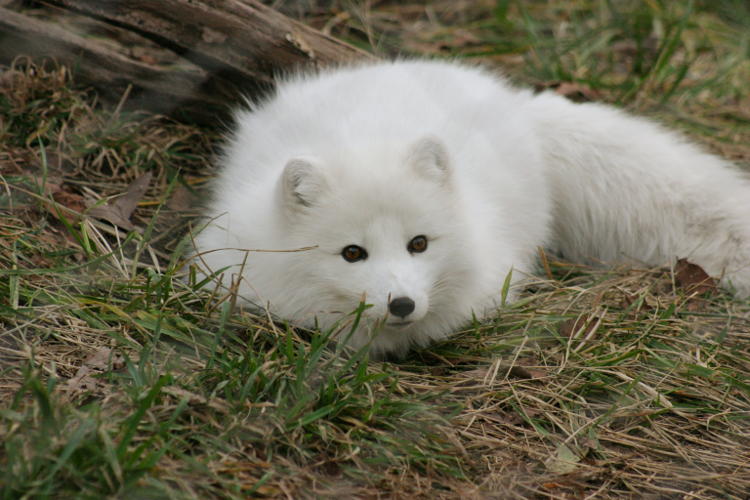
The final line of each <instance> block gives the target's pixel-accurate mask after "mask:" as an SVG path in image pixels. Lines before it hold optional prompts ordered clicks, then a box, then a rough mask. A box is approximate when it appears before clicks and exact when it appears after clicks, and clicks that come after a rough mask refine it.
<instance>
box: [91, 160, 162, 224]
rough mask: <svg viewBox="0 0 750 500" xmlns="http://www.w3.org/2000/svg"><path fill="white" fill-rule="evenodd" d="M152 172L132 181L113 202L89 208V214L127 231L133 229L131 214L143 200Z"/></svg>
mask: <svg viewBox="0 0 750 500" xmlns="http://www.w3.org/2000/svg"><path fill="white" fill-rule="evenodd" d="M151 177H153V174H152V173H151V172H146V173H145V174H143V175H142V176H140V177H138V178H137V179H136V180H134V181H133V182H131V183H130V186H128V189H127V191H125V194H123V195H122V196H120V197H119V198H117V199H116V200H115V201H114V202H112V203H107V204H106V205H102V206H96V207H93V208H91V210H89V212H88V213H89V215H91V216H92V217H96V218H98V219H104V220H106V221H108V222H111V223H112V224H114V225H116V226H119V227H121V228H123V229H125V230H127V231H132V230H133V229H135V226H134V225H133V223H132V222H130V216H131V215H132V214H133V211H134V210H135V207H137V206H138V202H139V201H140V200H141V198H142V197H143V195H144V194H146V190H147V189H148V185H149V184H150V183H151Z"/></svg>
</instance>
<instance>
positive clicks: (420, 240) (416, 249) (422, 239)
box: [406, 234, 427, 253]
mask: <svg viewBox="0 0 750 500" xmlns="http://www.w3.org/2000/svg"><path fill="white" fill-rule="evenodd" d="M406 249H407V250H409V253H422V252H424V251H425V250H427V236H425V235H423V234H420V235H419V236H415V237H414V238H412V239H411V241H410V242H409V244H408V245H407V246H406Z"/></svg>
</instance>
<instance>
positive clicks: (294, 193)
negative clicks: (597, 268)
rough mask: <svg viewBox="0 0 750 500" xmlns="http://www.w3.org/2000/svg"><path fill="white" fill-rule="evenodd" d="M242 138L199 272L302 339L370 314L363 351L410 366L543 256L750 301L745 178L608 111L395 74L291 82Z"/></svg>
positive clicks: (414, 65)
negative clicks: (641, 270) (706, 282)
mask: <svg viewBox="0 0 750 500" xmlns="http://www.w3.org/2000/svg"><path fill="white" fill-rule="evenodd" d="M236 121H237V126H236V129H235V131H234V133H233V135H232V136H231V137H230V138H229V140H228V142H227V145H226V147H225V150H224V153H223V158H222V166H221V170H220V172H219V175H218V178H217V179H216V184H215V186H214V195H213V200H212V202H211V205H210V209H209V219H210V222H209V224H208V226H207V227H206V228H205V229H204V230H203V231H202V232H201V233H200V234H199V235H198V237H197V247H198V250H199V251H200V252H201V255H200V259H199V260H200V262H201V264H202V265H203V266H205V267H207V268H208V270H209V271H210V272H212V273H215V274H216V276H217V279H218V280H220V281H221V282H222V284H223V285H224V286H227V287H229V286H230V283H234V285H235V286H236V287H237V288H236V290H237V291H238V293H239V295H240V296H241V297H242V298H244V299H246V300H247V301H248V303H250V304H252V305H254V306H255V307H258V308H263V309H268V310H269V311H270V312H271V313H272V314H274V315H275V316H276V317H278V318H282V319H286V320H289V321H290V322H292V323H293V324H297V325H301V326H319V327H321V328H324V329H326V328H330V327H333V326H334V325H336V324H341V325H345V324H346V322H347V321H353V316H351V315H350V313H351V312H352V311H353V310H355V309H356V308H357V306H358V304H359V303H360V302H365V303H367V304H369V305H371V307H368V308H367V309H365V310H364V312H362V315H361V316H362V317H361V321H360V324H359V326H358V328H357V329H356V330H355V331H354V333H353V334H352V335H351V336H350V337H348V338H347V342H348V343H349V344H350V345H352V346H353V347H362V346H365V345H369V346H370V349H371V351H372V352H374V353H375V354H384V353H393V354H396V355H401V354H403V353H405V352H406V351H407V350H408V349H409V348H410V347H412V346H422V345H426V344H428V343H429V342H431V341H434V340H437V339H441V338H444V337H446V336H448V335H449V334H450V333H451V332H453V331H455V330H456V329H457V328H460V327H461V326H462V325H465V324H466V323H468V322H469V321H470V320H471V319H472V318H473V317H477V318H483V317H487V316H488V315H491V314H493V313H494V312H495V311H496V310H497V308H498V306H499V305H500V303H501V301H502V299H503V297H502V295H503V294H502V290H503V288H504V284H506V280H507V279H508V277H511V282H512V283H516V282H517V281H518V280H520V279H523V278H524V277H527V276H529V275H530V274H533V272H534V270H535V256H536V255H537V253H538V248H539V247H545V248H548V249H551V250H553V251H555V252H558V253H560V254H561V255H562V256H564V257H565V258H567V259H570V260H574V261H577V262H581V263H600V262H609V263H622V262H637V263H640V264H646V265H663V264H667V263H669V262H671V261H673V260H674V259H675V258H677V257H684V258H688V259H690V260H691V261H693V262H695V263H697V264H699V265H701V266H702V267H703V268H704V269H705V270H706V271H707V272H708V273H709V274H712V275H715V276H722V277H723V278H722V279H723V283H724V284H726V285H728V286H730V287H732V289H734V290H735V291H736V292H737V293H738V294H740V295H748V294H750V181H748V179H747V178H745V177H744V176H743V174H742V173H740V172H739V171H738V170H737V169H736V168H735V167H734V166H732V165H730V164H728V163H727V162H725V161H723V160H721V159H720V158H718V157H716V156H713V155H710V154H708V153H706V152H704V151H702V150H701V149H700V148H698V147H696V146H695V145H693V144H691V143H689V142H688V141H687V140H686V139H684V138H683V137H682V136H681V135H679V134H676V133H673V132H670V131H668V130H666V129H665V128H663V127H661V126H659V125H657V124H655V123H654V122H651V121H648V120H646V119H642V118H637V117H634V116H630V115H628V114H626V113H624V112H621V111H619V110H617V109H615V108H612V107H609V106H606V105H600V104H574V103H571V102H569V101H567V100H566V99H565V98H563V97H560V96H557V95H554V94H550V93H542V94H534V93H532V92H530V91H528V90H522V89H516V88H514V87H512V86H510V85H509V84H507V83H506V82H504V81H503V80H502V79H501V78H499V77H497V76H494V75H492V74H490V73H489V72H488V71H486V70H483V69H480V68H476V67H468V66H464V65H460V64H456V63H446V62H436V61H396V62H385V63H376V64H371V65H363V66H355V67H347V68H338V69H335V70H329V71H324V72H321V73H316V74H300V75H296V76H292V77H289V78H286V79H284V80H282V81H280V82H279V84H278V87H277V90H276V93H275V95H274V96H273V97H272V98H270V99H268V100H267V101H265V102H262V103H260V104H256V105H251V109H248V110H243V111H240V112H239V113H238V114H237V116H236ZM513 295H514V294H513V292H512V291H511V293H510V295H509V296H508V297H506V299H508V300H512V299H513ZM348 314H349V315H348ZM347 315H348V316H347ZM344 331H345V329H344Z"/></svg>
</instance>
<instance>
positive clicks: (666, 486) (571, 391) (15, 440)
mask: <svg viewBox="0 0 750 500" xmlns="http://www.w3.org/2000/svg"><path fill="white" fill-rule="evenodd" d="M311 5H312V8H311V9H308V10H306V11H305V15H306V16H307V19H308V20H309V22H310V23H311V24H314V25H316V26H319V27H321V28H325V29H328V30H330V31H331V32H332V33H334V34H336V35H338V36H343V37H347V38H349V39H352V40H353V41H354V42H358V43H361V44H365V45H366V44H372V45H375V46H376V47H377V48H378V49H379V50H381V51H383V52H385V53H391V52H393V51H394V50H395V49H394V48H398V50H414V51H418V52H420V53H425V52H427V53H432V54H450V55H454V56H456V55H457V56H461V57H481V58H483V59H485V60H488V61H490V62H500V63H502V64H503V65H504V66H505V67H507V68H509V71H511V72H512V74H513V75H514V77H515V78H517V79H519V80H523V81H527V82H529V83H531V84H536V85H538V86H544V87H557V88H558V89H559V91H561V92H564V93H567V94H569V95H571V97H573V98H584V99H586V98H595V99H599V100H603V101H610V102H615V103H619V104H621V105H624V106H628V107H630V108H633V109H637V110H639V111H641V112H646V113H649V114H652V115H655V116H659V117H660V118H661V119H663V120H665V121H668V122H670V123H673V124H674V125H675V126H677V127H680V128H682V129H684V130H686V131H688V132H689V133H691V134H693V136H694V137H696V138H697V139H698V140H700V141H703V142H705V143H706V144H708V145H709V147H711V148H713V149H714V150H716V151H717V152H719V153H721V154H724V155H726V156H728V157H731V158H733V159H735V160H737V161H738V162H740V163H742V162H747V160H748V158H750V147H748V144H750V126H749V125H748V124H750V103H749V102H748V99H747V95H748V88H749V87H748V85H749V84H748V82H749V81H750V78H747V76H748V72H750V62H749V61H748V54H749V52H748V50H747V47H748V36H747V35H743V30H742V29H741V26H742V19H743V17H742V16H743V15H746V16H748V17H747V18H745V19H750V12H748V10H747V9H746V8H744V7H742V5H741V3H738V2H733V1H732V0H726V1H722V2H716V3H712V4H711V5H709V4H708V3H706V4H705V5H704V4H703V3H696V4H695V9H694V10H693V11H687V10H685V8H684V6H683V7H680V8H677V7H670V5H672V6H673V5H674V3H667V2H664V3H660V2H643V3H641V2H623V3H618V5H620V7H618V8H621V9H622V11H621V12H614V11H613V10H612V9H613V7H611V6H608V4H607V3H606V2H595V1H583V0H581V1H579V2H485V1H482V2H441V1H437V2H427V3H402V2H373V3H372V4H368V5H371V7H370V8H365V7H362V6H359V5H357V4H350V3H347V4H343V3H342V4H341V5H339V4H336V3H334V5H330V3H327V6H326V7H325V8H322V7H315V2H311ZM506 5H507V8H506ZM685 5H687V4H685ZM735 7H736V8H735ZM732 8H734V10H731V9H732ZM727 9H728V10H730V11H731V12H732V16H730V17H726V14H725V10H727ZM743 9H744V10H743ZM561 83H566V84H568V86H567V87H564V86H562V85H561ZM216 140H217V137H216V135H215V132H213V131H206V130H198V129H196V128H194V127H190V126H188V125H184V124H178V123H174V122H170V121H168V120H165V119H162V118H160V117H155V116H148V115H145V114H144V115H138V116H135V115H126V114H121V113H118V112H117V111H112V110H109V111H107V110H104V109H102V108H101V107H100V106H99V105H98V104H97V103H96V98H95V96H94V95H93V94H92V93H91V92H87V91H84V90H80V89H76V88H75V87H74V85H73V82H72V81H71V79H70V75H69V73H68V71H67V70H66V69H65V68H57V67H55V66H54V65H46V66H39V65H37V66H34V65H29V64H27V62H26V61H23V60H22V61H19V64H18V65H17V67H15V68H13V69H12V70H10V71H5V72H4V73H2V74H0V175H2V177H0V183H1V185H0V328H2V333H0V400H2V402H3V403H2V404H0V440H1V441H2V443H3V444H2V446H0V470H1V471H2V473H0V493H1V494H2V495H1V496H2V497H3V498H22V497H26V498H46V497H50V498H61V497H66V498H67V497H77V498H104V497H107V498H162V497H164V498H246V497H248V496H268V497H284V496H286V497H289V498H300V497H331V496H345V497H362V498H370V497H399V498H400V497H425V498H427V497H429V498H456V497H462V498H463V497H465V498H487V497H490V498H495V497H497V498H736V499H741V498H747V492H748V491H750V467H748V463H750V303H748V302H747V301H744V302H742V301H735V300H733V299H732V298H731V297H730V296H729V295H727V294H724V293H715V294H713V295H709V296H700V297H698V296H695V295H694V294H693V295H691V294H689V293H687V292H685V291H684V290H682V289H680V287H679V286H676V285H675V282H674V278H673V273H672V271H671V270H669V269H648V270H628V269H617V270H592V269H586V268H580V267H576V266H572V265H570V264H565V263H560V262H556V261H554V259H553V258H552V257H549V259H550V262H549V266H548V270H547V272H545V273H544V274H548V275H547V279H544V280H539V282H538V283H536V284H534V285H533V286H531V287H529V289H528V290H526V291H525V292H524V294H523V299H522V300H521V301H520V302H518V303H516V304H514V305H513V306H512V307H509V308H507V309H506V310H504V311H502V312H501V313H500V314H499V315H498V317H497V319H496V320H494V321H492V322H488V323H486V324H477V325H472V326H471V327H470V328H468V329H467V330H466V331H464V332H459V333H457V334H456V336H454V337H453V338H452V339H451V340H450V341H447V342H445V343H443V344H440V345H436V346H434V347H432V348H430V349H427V350H424V351H421V352H417V353H414V354H413V355H412V356H411V357H410V358H408V359H407V360H406V361H404V362H399V363H388V362H372V361H368V360H367V359H366V358H365V357H361V356H359V357H354V358H341V357H339V356H337V355H336V353H335V352H334V351H333V350H330V349H327V348H326V338H327V333H326V332H302V331H295V330H292V329H289V328H287V327H285V326H284V325H280V324H273V323H271V322H269V321H267V320H266V319H265V318H260V317H257V316H254V315H252V314H250V313H247V312H242V311H236V310H233V308H232V302H231V301H230V300H224V301H221V300H219V301H217V300H213V299H215V298H216V297H212V292H211V290H210V287H209V286H203V287H201V286H199V284H192V285H188V284H186V283H185V282H183V281H182V280H181V279H179V270H180V268H181V265H182V262H183V260H184V258H185V256H186V247H187V243H189V238H188V237H187V236H186V234H187V233H186V229H187V225H188V224H189V222H190V221H191V220H192V219H191V217H192V215H194V214H193V213H192V211H193V208H194V206H195V205H194V203H193V202H191V201H190V200H191V198H190V195H191V194H192V193H193V192H194V191H195V190H197V192H198V193H200V192H201V187H202V185H203V183H204V181H205V180H206V178H207V177H208V175H209V174H210V171H211V170H210V162H211V155H212V152H211V148H212V145H213V144H215V143H216ZM149 172H150V174H149V175H151V176H152V177H150V178H146V180H147V181H148V186H147V189H146V190H145V191H137V187H134V186H137V181H138V180H139V179H144V178H145V177H144V176H146V175H147V173H149ZM134 182H136V184H133V183H134ZM123 193H124V195H123ZM132 193H135V194H137V199H136V200H135V201H137V206H136V207H135V210H134V211H133V213H132V214H126V216H127V217H126V219H128V220H129V221H130V223H132V224H133V227H134V229H130V230H128V229H123V228H122V227H118V226H117V225H113V224H112V223H110V222H108V216H107V214H108V213H109V214H110V216H111V212H112V210H115V209H116V208H113V207H120V208H122V207H123V206H124V205H126V204H127V203H124V202H123V201H122V200H125V201H126V202H127V200H128V197H129V196H130V197H131V198H134V197H135V194H132ZM121 195H122V196H121ZM118 200H120V201H118ZM118 203H119V204H118ZM93 207H97V208H98V209H99V210H98V211H97V210H96V209H94V208H93ZM80 212H83V213H84V214H85V215H81V214H80Z"/></svg>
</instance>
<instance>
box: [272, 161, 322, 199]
mask: <svg viewBox="0 0 750 500" xmlns="http://www.w3.org/2000/svg"><path fill="white" fill-rule="evenodd" d="M327 187H328V183H327V182H326V179H325V177H324V176H323V172H321V170H320V169H319V168H318V167H316V166H315V164H314V163H313V161H312V160H310V159H307V158H293V159H291V160H289V162H288V163H287V164H286V166H285V167H284V173H283V174H281V189H282V191H283V200H284V205H286V207H287V208H288V209H289V210H291V211H297V210H301V209H304V208H306V207H311V206H313V205H315V202H316V201H317V200H318V199H319V197H320V196H321V194H323V192H324V191H325V190H326V189H327Z"/></svg>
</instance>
